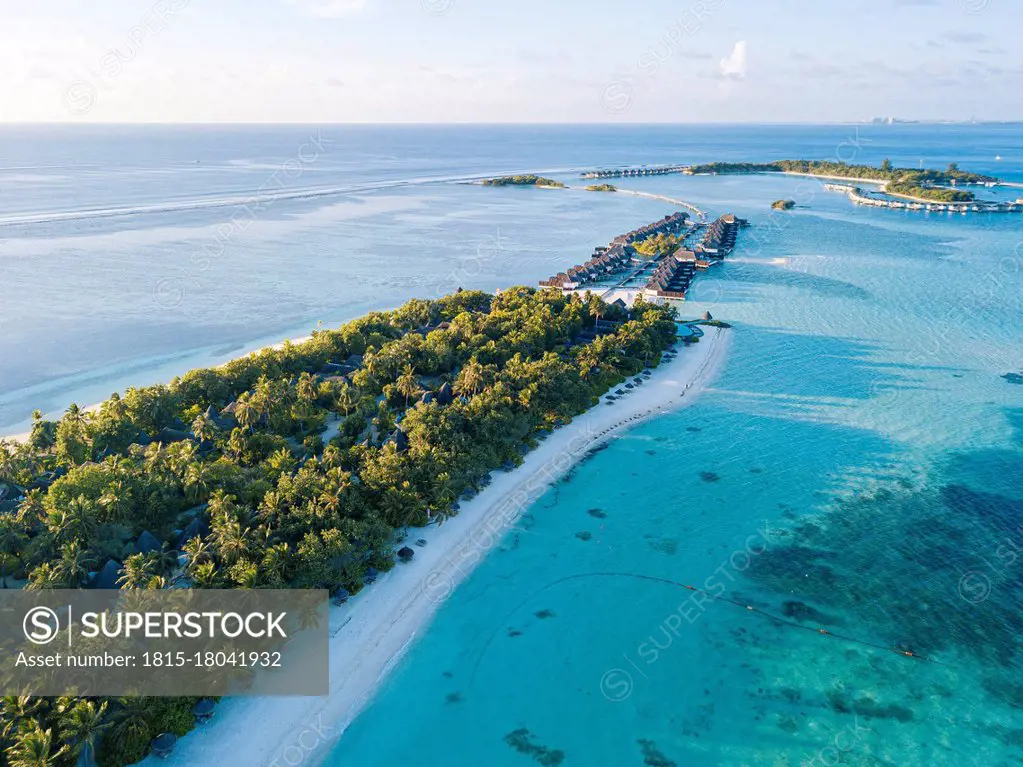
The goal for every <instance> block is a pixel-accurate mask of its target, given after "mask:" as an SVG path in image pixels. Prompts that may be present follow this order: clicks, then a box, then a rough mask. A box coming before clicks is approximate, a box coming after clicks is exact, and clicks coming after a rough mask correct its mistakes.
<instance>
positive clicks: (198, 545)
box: [181, 536, 213, 567]
mask: <svg viewBox="0 0 1023 767" xmlns="http://www.w3.org/2000/svg"><path fill="white" fill-rule="evenodd" d="M181 550H182V551H183V552H184V553H185V554H187V555H188V564H189V567H194V566H196V565H200V564H202V563H203V562H207V561H209V560H211V559H213V552H212V551H210V547H209V544H208V543H206V541H204V540H203V539H202V538H200V537H198V536H196V537H195V538H192V539H191V540H189V541H186V542H185V545H184V546H182V547H181Z"/></svg>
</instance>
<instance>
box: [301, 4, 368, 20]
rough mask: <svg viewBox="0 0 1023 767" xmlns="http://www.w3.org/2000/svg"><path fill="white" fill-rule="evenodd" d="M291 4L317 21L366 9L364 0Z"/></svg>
mask: <svg viewBox="0 0 1023 767" xmlns="http://www.w3.org/2000/svg"><path fill="white" fill-rule="evenodd" d="M291 2H292V3H293V4H294V5H297V6H299V7H300V8H302V9H303V10H305V12H306V13H308V14H309V15H310V16H315V17H316V18H318V19H340V18H341V17H343V16H350V15H351V14H353V13H358V12H359V11H361V10H362V9H363V8H365V7H366V0H291Z"/></svg>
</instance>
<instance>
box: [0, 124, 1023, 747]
mask: <svg viewBox="0 0 1023 767" xmlns="http://www.w3.org/2000/svg"><path fill="white" fill-rule="evenodd" d="M17 130H22V131H24V130H25V129H17ZM67 130H72V129H56V128H47V129H42V128H40V129H38V130H34V129H33V131H30V132H28V133H17V131H15V133H14V134H11V133H5V134H3V135H4V138H5V141H3V142H0V147H2V150H0V167H2V169H3V172H4V173H5V174H7V178H8V179H10V178H15V177H16V178H18V179H19V181H18V184H19V185H20V186H17V187H15V186H13V185H5V186H2V187H0V219H3V217H4V216H13V215H23V216H24V215H30V214H31V215H32V216H34V217H35V219H36V220H37V223H31V224H24V223H23V224H13V223H8V224H6V225H3V226H2V228H0V235H2V236H3V238H4V241H3V243H2V246H0V263H2V264H3V267H4V273H3V276H4V279H5V283H4V286H5V291H4V293H5V296H4V302H3V303H2V304H0V323H2V324H3V327H2V333H0V359H3V361H4V364H3V365H2V366H0V426H8V427H14V426H17V425H18V424H21V423H23V422H24V420H25V419H26V418H27V415H28V412H30V410H31V408H32V407H35V406H38V405H43V406H44V407H46V408H48V409H56V410H59V409H61V408H63V407H64V406H66V404H67V403H68V402H70V401H71V400H72V399H77V400H78V401H81V402H89V401H94V400H95V399H98V398H99V397H100V396H105V395H106V394H107V393H109V391H110V390H112V389H114V388H118V387H120V386H123V385H125V384H126V383H146V382H148V381H150V380H161V379H164V378H166V377H168V376H169V375H172V374H174V373H175V372H181V371H182V370H184V369H187V368H188V367H191V366H192V365H194V364H200V363H207V362H214V361H218V360H222V359H226V358H228V357H230V356H233V355H234V354H237V353H238V352H239V351H240V350H242V349H246V348H252V347H253V346H257V345H259V344H261V343H265V342H266V341H270V340H275V339H276V338H279V337H280V336H282V335H284V334H287V333H292V332H294V333H296V334H299V333H302V332H306V331H307V330H308V329H310V328H311V327H312V325H313V324H314V323H315V321H316V320H317V319H323V320H325V321H333V320H341V319H344V318H346V317H349V316H353V315H355V314H358V313H360V312H362V311H365V310H366V309H368V308H376V307H385V306H389V305H392V304H394V303H397V302H398V301H400V300H402V299H403V298H406V297H408V296H412V295H431V294H436V293H437V292H443V291H445V290H448V289H450V288H451V287H453V286H454V285H455V284H461V285H464V286H478V287H485V288H493V287H499V286H502V285H507V284H512V283H515V282H520V283H522V282H526V283H528V282H532V281H534V280H535V279H537V278H539V277H542V276H546V275H547V274H548V273H551V272H553V271H556V270H558V269H560V268H563V266H564V265H566V264H568V263H570V262H575V261H578V260H581V258H582V257H583V256H584V255H585V254H587V253H589V252H590V250H591V248H592V247H593V246H594V245H596V244H599V243H601V242H604V241H606V240H608V239H609V238H610V237H612V236H613V235H614V234H617V233H618V232H620V231H624V230H626V229H628V228H631V227H632V226H634V225H636V224H638V223H642V222H645V221H647V220H650V219H652V218H654V217H658V216H660V215H663V214H664V213H665V212H667V211H666V209H665V205H663V204H661V203H658V202H656V201H652V200H648V199H640V198H627V197H621V196H604V195H592V194H586V193H583V192H576V191H568V192H564V193H562V192H548V191H542V190H516V189H481V188H478V187H470V186H465V185H461V184H457V183H450V182H449V181H438V180H437V179H441V178H448V179H450V178H457V177H464V176H470V175H482V174H490V173H498V172H507V171H515V170H521V171H545V172H551V173H554V174H556V175H557V176H558V177H559V178H563V179H564V180H566V181H569V182H570V183H577V180H576V176H575V175H574V174H573V173H571V172H570V169H572V168H582V167H589V166H593V165H613V164H616V163H625V162H650V163H655V162H675V161H704V160H713V159H735V160H755V159H772V158H781V157H795V156H813V157H820V158H835V157H840V158H841V159H851V160H862V161H870V162H879V161H880V160H881V159H882V158H883V157H886V156H887V157H891V159H892V160H893V161H894V162H896V163H898V164H903V165H916V164H917V163H918V162H919V161H920V160H921V159H922V160H923V161H924V162H925V164H927V165H932V166H933V165H939V166H940V165H944V164H947V163H948V162H959V163H960V165H961V166H962V167H964V168H968V169H971V170H977V171H981V172H992V173H998V174H1000V175H1003V176H1005V177H1007V178H1010V179H1012V180H1016V181H1023V131H1021V129H1020V128H1019V126H892V127H891V128H883V127H860V128H855V127H853V126H828V127H816V128H814V127H785V126H774V127H760V128H756V127H743V128H735V127H700V128H696V127H686V128H671V127H643V126H638V127H633V128H606V127H601V128H578V127H565V128H542V129H541V128H528V127H522V128H487V127H465V128H452V129H440V128H430V129H420V128H402V129H398V128H388V129H354V128H343V129H342V128H337V129H329V131H332V132H331V133H330V135H332V136H333V137H334V138H335V139H336V141H337V143H336V144H335V150H334V151H333V152H332V153H330V154H329V155H325V156H324V157H323V158H322V162H317V163H315V164H314V167H315V169H313V167H310V168H309V169H307V170H308V172H307V173H306V174H305V175H303V176H302V177H301V178H299V179H295V180H294V181H293V182H292V186H291V187H289V189H290V190H291V191H296V190H298V191H301V190H306V191H309V192H310V196H309V197H308V198H307V199H292V198H289V199H287V200H279V201H276V202H274V203H273V205H272V207H271V208H270V209H269V210H267V211H265V212H264V213H263V214H262V215H261V216H260V217H259V220H258V221H256V222H254V223H253V224H252V225H251V226H250V227H248V228H246V230H245V231H239V232H235V233H233V234H232V235H231V237H230V238H228V242H227V243H226V245H225V247H224V248H223V252H222V253H220V254H218V257H217V259H215V260H212V261H211V263H210V265H209V266H208V267H206V268H205V269H201V270H198V273H196V271H197V269H196V268H195V267H196V266H197V265H196V264H195V263H194V262H192V261H190V257H191V254H192V253H194V252H196V250H198V249H201V248H202V247H203V246H204V245H205V244H208V243H209V242H210V238H211V237H215V233H216V231H217V227H218V226H221V225H223V224H224V223H225V222H227V221H229V220H230V217H231V215H232V213H233V212H236V208H232V207H231V206H229V205H228V206H225V205H223V204H222V203H221V202H220V201H222V200H223V199H224V198H229V197H230V196H231V195H238V194H244V193H250V194H251V193H255V192H257V191H258V189H259V187H260V185H261V184H263V183H265V179H266V176H267V173H268V171H269V169H275V168H277V167H279V165H280V163H281V162H283V161H285V160H286V159H287V158H288V157H290V156H292V155H293V154H294V151H295V148H296V147H297V146H299V145H300V144H301V143H302V141H304V140H305V138H306V134H308V133H309V131H308V130H307V129H300V128H280V127H278V128H260V129H254V128H253V129H237V128H217V129H203V130H199V129H170V128H146V129H143V128H133V129H127V128H125V129H117V130H114V129H110V128H106V129H103V130H101V129H98V128H97V129H86V133H85V134H82V135H79V136H77V137H76V143H74V144H72V143H70V142H69V136H68V134H67V133H62V132H61V131H67ZM74 130H79V129H77V128H76V129H74ZM92 130H94V131H95V133H88V131H92ZM104 131H106V132H104ZM110 131H113V133H112V134H111V133H110ZM11 147H14V150H11V151H8V150H9V148H11ZM996 155H1001V156H1002V157H1004V158H1005V160H1003V161H1001V162H995V161H994V157H995V156H996ZM72 158H73V159H72ZM196 159H201V160H202V162H201V163H199V166H200V167H201V168H202V169H201V170H197V169H196V162H195V161H196ZM345 185H347V187H348V188H349V189H350V191H344V192H337V193H336V194H332V195H331V194H328V195H326V196H312V195H314V194H317V191H316V190H322V189H324V188H329V187H341V186H345ZM382 185H386V186H382ZM619 185H620V186H621V187H622V188H626V189H635V190H638V191H647V192H653V193H657V194H664V195H667V196H672V197H679V198H683V199H687V200H691V201H692V202H694V203H696V204H698V205H700V206H701V207H704V208H706V209H708V210H709V211H710V212H711V213H719V212H724V211H734V212H736V213H738V214H739V215H742V216H746V217H748V218H750V220H751V221H752V222H753V226H752V228H751V229H749V230H748V231H746V232H745V233H744V234H743V235H742V236H741V238H740V244H739V248H738V249H737V251H736V253H735V254H734V256H733V257H732V258H731V259H730V260H729V261H728V262H727V263H725V264H724V265H723V266H720V267H717V268H715V269H714V270H713V271H712V272H710V273H708V274H706V275H702V276H701V278H700V279H699V280H698V282H697V283H696V286H695V288H694V290H693V292H692V299H693V300H692V301H691V302H690V303H689V304H687V306H686V307H685V310H686V313H687V314H688V315H690V316H698V315H699V314H701V313H702V312H703V311H704V310H708V309H709V310H710V311H711V312H712V313H713V314H714V315H715V316H716V317H718V318H721V319H725V320H727V321H729V322H731V323H733V324H734V326H735V330H734V331H733V332H734V343H733V348H732V353H731V356H730V358H729V360H728V363H727V366H726V368H725V370H724V373H723V375H722V377H721V378H720V379H719V380H718V381H717V382H716V383H715V385H714V387H713V390H712V391H710V392H708V393H707V394H705V395H704V396H703V397H702V398H701V399H700V400H699V401H698V402H697V403H696V404H695V405H694V406H692V407H690V408H689V409H687V410H685V411H681V412H678V413H676V414H673V415H669V416H665V417H662V418H659V419H657V420H655V421H651V422H648V423H645V424H643V425H641V426H639V427H637V428H635V429H634V430H632V431H630V432H629V433H627V434H626V435H624V436H623V437H622V438H620V439H618V440H616V441H615V442H614V443H612V444H611V445H610V446H609V447H607V448H606V449H604V450H601V451H598V452H596V453H594V454H593V455H592V456H590V457H589V458H588V459H587V460H586V461H584V462H583V463H581V464H580V465H579V466H578V467H577V468H576V469H575V470H574V471H573V472H572V474H571V475H570V476H569V477H568V478H566V480H565V481H563V482H561V483H560V484H559V485H558V486H557V487H556V488H554V489H552V490H551V491H550V492H549V493H547V494H546V495H545V496H544V497H542V498H541V499H539V500H538V502H537V503H536V504H535V505H534V506H533V507H532V508H530V509H529V510H528V512H527V513H526V514H525V516H523V518H522V519H521V520H520V521H519V523H518V524H517V525H516V526H515V528H514V529H513V530H511V531H510V532H509V533H508V535H507V536H506V537H505V538H504V540H503V541H502V544H501V546H500V547H499V549H498V550H496V551H494V552H493V553H492V554H491V555H490V556H489V557H488V558H487V559H486V560H485V561H484V562H483V563H482V564H481V566H480V567H479V568H478V569H477V570H476V571H475V572H474V573H473V574H472V575H471V576H470V577H469V578H468V579H467V580H466V581H465V583H464V584H463V585H462V586H460V587H459V588H458V589H456V590H455V592H454V593H453V594H452V596H451V598H450V599H449V601H447V602H446V603H445V604H444V605H443V607H442V608H441V610H440V611H439V613H438V615H437V618H436V620H435V621H434V622H433V623H432V624H431V626H430V627H429V629H428V630H426V631H425V632H422V633H421V635H420V636H419V637H418V639H417V641H416V643H415V644H414V645H413V646H412V647H411V649H410V651H409V653H408V654H407V655H406V656H405V658H404V659H403V660H402V661H401V662H400V663H399V664H398V665H397V667H396V668H395V670H394V672H393V673H392V675H391V676H390V677H389V678H388V680H387V681H386V683H385V684H384V686H383V688H382V689H381V691H380V693H379V694H378V695H377V696H376V698H375V699H374V700H373V702H372V703H371V705H370V706H369V707H368V708H367V710H366V711H365V713H364V714H363V715H362V716H361V717H360V718H359V719H358V720H357V721H356V722H355V723H354V725H353V726H352V728H351V729H350V730H349V731H348V732H347V733H346V735H345V736H344V738H343V739H342V740H341V741H340V742H339V743H338V744H337V747H336V750H335V752H334V753H333V754H332V756H331V757H330V759H329V760H328V764H329V765H331V767H334V766H340V765H351V764H357V765H361V766H364V767H376V766H377V765H390V764H395V763H399V762H409V761H411V762H412V763H414V764H417V765H425V766H426V767H433V765H438V766H439V765H444V766H445V767H462V766H463V765H464V766H468V765H473V766H474V767H476V766H478V765H490V766H492V767H505V766H507V767H529V765H535V764H542V765H558V764H563V765H587V766H590V765H608V766H611V767H619V766H620V765H625V766H627V765H652V766H654V767H657V766H660V767H667V766H668V765H672V764H674V765H678V766H680V767H681V766H683V765H804V764H805V765H831V764H847V765H1010V764H1017V763H1019V762H1020V760H1021V758H1023V674H1021V668H1020V665H1021V664H1020V662H1019V657H1018V655H1019V641H1018V639H1017V637H1018V636H1019V633H1020V630H1021V629H1023V625H1021V623H1023V605H1021V602H1020V595H1021V593H1023V556H1020V557H1018V561H1017V552H1018V551H1019V552H1020V553H1023V551H1021V550H1023V530H1021V525H1023V479H1021V477H1023V472H1021V469H1023V386H1019V385H1014V384H1011V383H1009V382H1008V381H1007V380H1005V379H1003V378H1002V377H1001V376H1003V375H1004V374H1006V373H1009V372H1013V371H1015V372H1020V371H1021V369H1023V334H1021V332H1020V331H1021V327H1023V321H1021V320H1023V289H1021V288H1023V278H1021V276H1020V268H1019V267H1020V261H1021V260H1023V252H1021V249H1020V248H1021V246H1020V244H1019V243H1020V242H1021V240H1023V227H1021V225H1020V224H1021V219H1020V218H1018V217H1014V216H1001V217H997V216H992V217H979V216H966V217H962V216H950V215H946V214H941V215H921V214H913V213H909V212H905V213H898V212H891V211H877V210H871V209H864V208H854V207H852V206H850V205H849V204H848V203H847V202H846V200H845V199H844V198H842V197H841V196H840V195H835V194H832V193H827V192H825V191H823V190H822V189H821V188H820V185H819V184H817V183H816V182H807V181H805V180H802V179H796V178H776V177H752V178H684V177H678V176H671V177H660V178H651V179H642V180H634V179H630V180H628V181H626V180H622V181H621V182H620V184H619ZM783 197H785V198H790V197H791V198H793V199H796V200H797V201H798V202H800V204H801V206H802V207H800V208H797V209H796V210H795V211H793V212H791V213H772V212H771V211H770V210H769V205H770V202H771V201H773V200H775V199H778V198H783ZM182 202H185V203H188V206H187V209H183V208H182V205H180V204H178V205H177V206H176V207H175V206H174V205H172V203H182ZM101 206H102V207H114V208H118V207H119V208H120V209H122V212H121V213H119V214H118V215H116V216H97V215H93V214H90V213H88V211H86V210H85V209H86V208H92V207H101ZM133 206H134V207H143V206H145V207H146V208H147V211H146V212H132V211H131V210H129V209H132V208H133ZM161 206H162V208H163V210H162V211H161V210H160V208H161ZM75 211H79V212H80V213H82V211H85V212H84V213H82V214H81V215H79V216H77V217H74V218H72V219H71V220H57V219H54V218H53V216H52V215H51V216H50V218H47V217H46V215H44V214H53V213H55V212H64V213H69V212H71V213H73V212H75ZM183 269H184V270H190V275H189V274H184V273H183ZM438 275H440V276H439V277H438ZM193 278H194V279H193ZM22 288H25V289H22ZM28 288H31V289H28ZM412 566H414V565H412ZM651 579H660V580H651ZM665 581H667V582H665ZM673 584H689V585H693V586H696V587H698V588H700V589H703V590H705V591H707V592H710V593H712V594H715V595H717V596H719V597H723V598H725V599H727V600H735V601H737V602H739V603H740V604H743V605H745V604H749V605H753V606H756V607H757V608H759V609H760V610H762V611H764V612H766V613H770V614H771V615H774V616H778V617H779V618H782V619H784V621H785V622H784V623H783V622H780V621H777V620H772V619H771V618H768V617H764V616H763V615H762V614H761V613H754V612H751V611H747V610H745V609H743V608H741V607H738V606H736V605H734V604H733V603H732V602H729V601H724V600H723V599H717V600H706V599H701V598H700V597H699V595H694V592H690V591H687V590H685V589H683V588H681V587H680V586H678V585H673ZM367 596H369V595H367ZM801 626H802V627H801ZM819 627H826V628H827V629H828V630H830V631H831V632H834V633H837V634H841V635H842V636H843V637H846V636H847V637H850V638H852V639H856V640H861V641H862V642H865V643H867V644H862V643H859V642H856V641H848V640H846V639H839V638H836V637H828V636H825V635H822V634H819V633H817V631H816V629H817V628H819ZM875 645H877V646H881V647H885V648H896V647H898V648H902V649H904V650H910V651H912V652H914V653H917V654H919V655H922V656H925V657H926V658H927V660H923V659H920V658H911V657H905V656H901V655H898V654H895V653H893V652H890V651H888V650H885V649H878V648H877V647H875Z"/></svg>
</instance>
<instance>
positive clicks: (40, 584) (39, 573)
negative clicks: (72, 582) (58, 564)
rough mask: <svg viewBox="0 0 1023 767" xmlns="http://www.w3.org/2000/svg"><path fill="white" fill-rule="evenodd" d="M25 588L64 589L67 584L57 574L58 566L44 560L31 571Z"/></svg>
mask: <svg viewBox="0 0 1023 767" xmlns="http://www.w3.org/2000/svg"><path fill="white" fill-rule="evenodd" d="M25 588H26V589H28V590H29V591H37V590H40V589H62V588H67V584H66V583H64V582H63V580H62V579H61V577H60V576H59V575H58V574H57V571H56V568H55V567H54V566H53V565H51V564H50V563H49V562H43V563H42V564H41V565H39V567H36V568H34V569H33V570H32V572H31V573H29V576H28V583H26V584H25Z"/></svg>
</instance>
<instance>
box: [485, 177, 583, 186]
mask: <svg viewBox="0 0 1023 767" xmlns="http://www.w3.org/2000/svg"><path fill="white" fill-rule="evenodd" d="M480 183H481V184H483V186H543V187H554V188H557V189H564V188H565V185H564V184H562V183H561V182H560V181H555V180H554V179H552V178H544V177H543V176H535V175H533V174H527V175H524V176H499V177H497V178H488V179H484V180H483V181H481V182H480Z"/></svg>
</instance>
